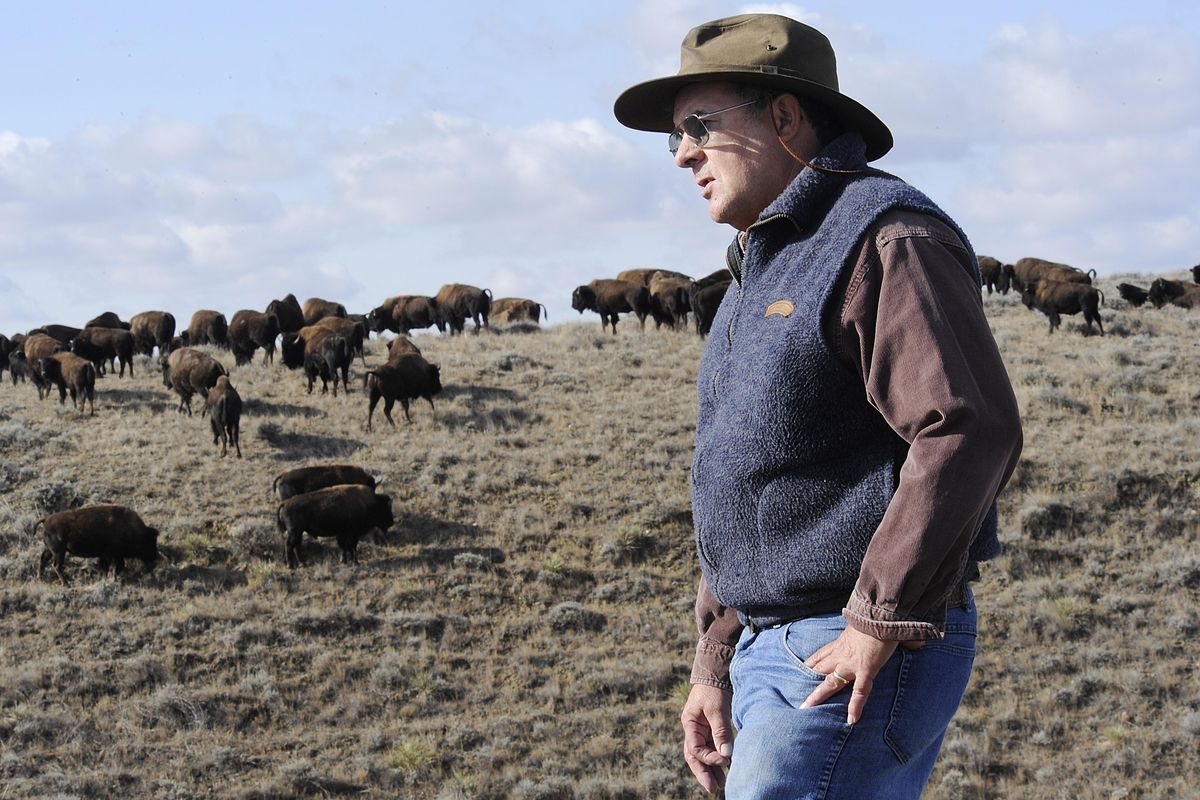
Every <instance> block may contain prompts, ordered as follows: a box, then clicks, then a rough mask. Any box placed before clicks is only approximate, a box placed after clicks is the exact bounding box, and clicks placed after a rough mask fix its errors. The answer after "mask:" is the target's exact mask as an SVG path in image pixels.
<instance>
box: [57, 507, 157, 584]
mask: <svg viewBox="0 0 1200 800" xmlns="http://www.w3.org/2000/svg"><path fill="white" fill-rule="evenodd" d="M38 528H41V535H42V542H43V543H44V545H45V549H44V550H43V551H42V558H41V561H40V562H39V563H38V578H43V577H45V574H46V567H47V566H48V565H49V564H50V562H51V561H53V562H54V571H55V573H57V575H58V579H59V580H60V581H62V582H63V584H66V583H67V573H66V572H65V571H64V569H63V567H64V566H65V564H66V560H67V553H70V554H71V555H73V556H78V557H79V558H97V559H99V560H100V571H101V572H102V573H107V572H108V568H109V567H110V566H111V567H112V568H113V574H114V575H119V574H121V571H122V570H123V569H125V559H127V558H136V559H138V560H139V561H141V562H142V564H143V566H144V569H145V571H146V572H150V571H151V570H152V569H154V565H155V563H157V562H158V531H157V530H155V529H154V528H150V527H148V526H147V525H146V523H144V522H142V518H141V517H139V516H138V515H137V512H136V511H134V510H133V509H131V508H127V507H125V506H113V505H103V506H89V507H87V508H77V509H74V510H72V511H60V512H58V513H57V514H51V515H50V516H48V517H45V518H43V519H41V520H38V523H37V525H35V526H34V531H35V532H36V531H37V530H38Z"/></svg>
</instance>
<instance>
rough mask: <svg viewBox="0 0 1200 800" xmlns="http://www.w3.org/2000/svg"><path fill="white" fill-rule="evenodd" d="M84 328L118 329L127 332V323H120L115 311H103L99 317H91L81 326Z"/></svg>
mask: <svg viewBox="0 0 1200 800" xmlns="http://www.w3.org/2000/svg"><path fill="white" fill-rule="evenodd" d="M83 327H84V328H119V329H121V330H123V331H127V330H129V323H128V322H122V321H121V318H120V317H118V316H117V314H116V312H115V311H105V312H104V313H103V314H100V315H99V316H96V317H92V318H91V319H89V320H88V321H87V323H86V324H85V325H84V326H83Z"/></svg>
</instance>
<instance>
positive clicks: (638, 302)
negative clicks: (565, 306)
mask: <svg viewBox="0 0 1200 800" xmlns="http://www.w3.org/2000/svg"><path fill="white" fill-rule="evenodd" d="M571 308H573V309H575V310H576V311H578V312H579V313H580V314H582V313H583V312H584V311H595V312H596V313H597V314H599V315H600V327H601V328H602V329H604V328H607V327H608V325H609V324H610V323H611V324H612V332H613V335H614V336H616V335H617V322H618V321H619V320H620V318H621V314H623V313H633V314H635V315H637V318H638V321H639V322H641V323H642V327H643V328H645V327H646V315H647V314H649V313H650V290H649V289H647V288H646V287H645V286H643V285H641V284H638V283H631V282H630V281H623V280H612V279H611V278H597V279H596V280H594V281H592V282H591V283H589V284H587V285H586V286H577V287H576V288H575V291H574V292H572V293H571Z"/></svg>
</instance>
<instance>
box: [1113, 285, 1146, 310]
mask: <svg viewBox="0 0 1200 800" xmlns="http://www.w3.org/2000/svg"><path fill="white" fill-rule="evenodd" d="M1117 291H1118V292H1120V294H1121V299H1122V300H1125V301H1127V302H1128V303H1129V305H1131V306H1135V307H1140V306H1142V305H1144V304H1145V303H1146V299H1147V298H1148V297H1149V294H1150V293H1149V292H1147V291H1146V290H1145V289H1143V288H1142V287H1140V286H1134V285H1133V284H1132V283H1118V284H1117Z"/></svg>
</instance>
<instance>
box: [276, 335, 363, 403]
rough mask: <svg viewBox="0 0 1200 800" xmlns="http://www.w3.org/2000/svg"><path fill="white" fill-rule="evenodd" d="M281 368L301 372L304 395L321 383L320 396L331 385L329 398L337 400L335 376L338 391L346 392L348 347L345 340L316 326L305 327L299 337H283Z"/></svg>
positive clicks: (349, 356)
mask: <svg viewBox="0 0 1200 800" xmlns="http://www.w3.org/2000/svg"><path fill="white" fill-rule="evenodd" d="M281 352H282V358H283V365H284V366H285V367H287V368H288V369H303V370H304V375H305V377H307V378H308V393H309V394H312V390H313V384H314V383H315V382H316V380H317V378H320V379H321V394H325V393H326V392H328V391H329V382H330V381H333V396H334V397H337V386H338V373H339V372H340V373H341V375H342V387H343V388H344V389H345V390H346V391H347V393H349V391H350V382H349V381H350V378H349V374H350V361H351V358H352V356H351V352H352V351H351V347H350V343H349V342H348V341H346V337H345V336H342V335H341V334H339V333H335V332H334V331H331V330H329V329H328V328H323V327H320V326H318V325H307V326H305V327H303V328H301V329H300V332H299V333H285V334H284V335H283V341H282V342H281Z"/></svg>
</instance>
